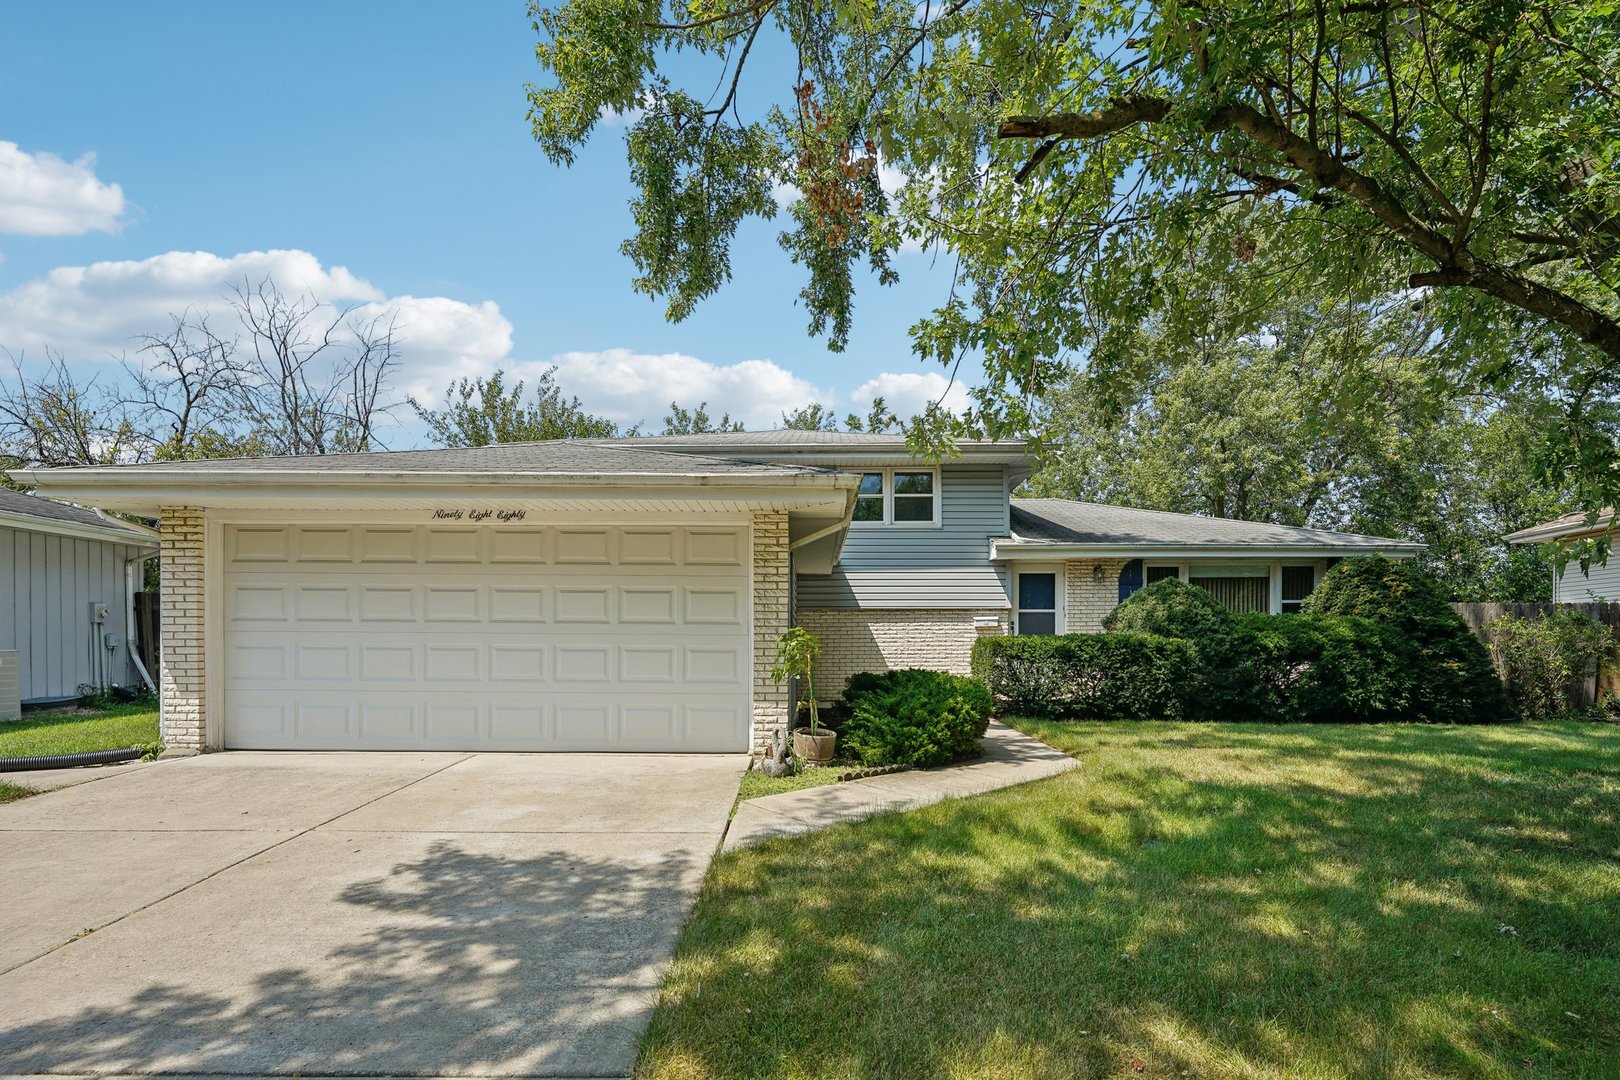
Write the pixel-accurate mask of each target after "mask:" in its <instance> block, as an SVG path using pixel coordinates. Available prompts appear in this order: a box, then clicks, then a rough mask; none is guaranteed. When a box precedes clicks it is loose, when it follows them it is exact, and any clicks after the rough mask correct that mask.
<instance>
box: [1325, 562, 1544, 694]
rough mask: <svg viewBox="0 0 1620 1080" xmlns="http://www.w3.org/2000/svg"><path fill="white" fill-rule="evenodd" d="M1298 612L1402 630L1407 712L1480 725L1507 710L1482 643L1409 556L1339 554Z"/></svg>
mask: <svg viewBox="0 0 1620 1080" xmlns="http://www.w3.org/2000/svg"><path fill="white" fill-rule="evenodd" d="M1304 613H1305V614H1308V615H1347V616H1354V617H1357V618H1364V619H1372V620H1375V621H1377V622H1379V623H1382V624H1383V625H1385V626H1387V627H1390V628H1391V629H1394V630H1396V631H1398V632H1399V633H1400V634H1401V635H1402V636H1403V638H1404V639H1405V646H1406V657H1405V660H1406V664H1407V665H1408V675H1409V680H1410V701H1409V702H1408V705H1407V709H1408V718H1409V719H1413V720H1426V721H1430V722H1439V723H1457V724H1485V723H1492V722H1495V721H1498V720H1503V719H1508V718H1510V717H1513V716H1514V715H1515V710H1514V707H1513V702H1512V701H1511V700H1510V699H1509V698H1508V695H1507V691H1506V690H1505V689H1504V688H1503V686H1502V680H1501V679H1500V678H1499V677H1498V676H1497V673H1496V669H1495V667H1494V666H1493V665H1492V664H1491V658H1490V654H1489V653H1488V652H1487V651H1486V649H1485V645H1484V643H1483V642H1481V641H1480V640H1479V638H1477V637H1475V636H1474V632H1473V631H1472V630H1470V629H1469V628H1468V624H1467V623H1466V622H1464V621H1463V618H1462V616H1461V615H1458V614H1457V613H1456V612H1455V611H1453V610H1452V608H1451V605H1450V604H1448V603H1446V601H1445V598H1444V597H1443V596H1441V594H1440V591H1439V589H1438V588H1437V587H1436V586H1435V584H1434V582H1433V581H1432V580H1431V579H1430V578H1429V577H1428V575H1426V574H1424V573H1423V572H1422V571H1421V570H1419V569H1418V568H1417V567H1416V566H1414V565H1412V564H1411V563H1409V562H1406V561H1397V560H1394V559H1389V558H1385V557H1384V556H1382V555H1360V556H1357V557H1356V558H1353V559H1346V560H1345V561H1343V562H1341V563H1339V564H1338V565H1337V566H1335V567H1334V568H1333V569H1331V570H1329V571H1328V572H1327V573H1326V574H1325V575H1323V577H1322V581H1321V583H1320V584H1319V585H1317V587H1316V591H1315V592H1313V593H1311V595H1310V597H1309V598H1307V599H1306V601H1305V604H1304Z"/></svg>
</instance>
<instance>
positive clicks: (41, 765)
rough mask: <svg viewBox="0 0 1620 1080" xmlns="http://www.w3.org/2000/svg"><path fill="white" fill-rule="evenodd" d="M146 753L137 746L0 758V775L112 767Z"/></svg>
mask: <svg viewBox="0 0 1620 1080" xmlns="http://www.w3.org/2000/svg"><path fill="white" fill-rule="evenodd" d="M145 753H146V751H144V750H142V749H141V748H140V747H138V746H136V747H130V748H129V749H127V750H86V751H85V752H84V753H82V754H43V755H41V756H39V757H8V758H0V773H6V772H33V771H34V770H36V769H72V768H77V767H78V766H80V765H111V764H113V763H115V762H119V761H134V760H136V759H137V758H139V757H141V756H142V755H144V754H145Z"/></svg>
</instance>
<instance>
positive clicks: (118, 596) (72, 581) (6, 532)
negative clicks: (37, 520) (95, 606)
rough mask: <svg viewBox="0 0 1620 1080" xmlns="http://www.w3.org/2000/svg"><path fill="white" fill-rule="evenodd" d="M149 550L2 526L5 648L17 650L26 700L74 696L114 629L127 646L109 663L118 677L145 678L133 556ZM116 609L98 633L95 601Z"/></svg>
mask: <svg viewBox="0 0 1620 1080" xmlns="http://www.w3.org/2000/svg"><path fill="white" fill-rule="evenodd" d="M141 553H142V552H141V549H140V548H138V547H135V546H133V545H129V544H120V543H117V542H114V541H105V540H85V539H79V538H77V537H72V536H59V535H57V534H55V533H42V532H32V531H29V530H26V529H10V528H0V649H16V650H17V654H18V661H19V663H18V671H17V675H18V681H19V682H20V683H21V689H22V700H24V701H28V700H30V699H33V698H54V697H70V696H72V695H74V694H77V693H78V692H79V686H80V684H82V683H89V682H93V681H94V679H95V676H94V671H95V667H94V665H95V660H94V657H93V654H92V652H91V649H92V640H94V642H95V644H94V646H93V647H94V648H97V649H101V651H102V653H103V654H105V653H106V649H105V648H103V647H102V645H101V635H102V633H105V632H106V631H112V632H113V633H115V634H117V635H118V638H119V641H120V642H121V644H120V645H119V647H118V650H117V651H116V652H114V653H113V654H112V655H111V657H110V658H109V659H108V662H107V678H108V680H109V681H111V682H116V683H123V684H126V685H128V684H131V683H134V682H136V681H138V680H139V675H138V674H137V673H136V671H135V667H134V665H133V664H131V663H130V660H129V648H128V644H129V638H128V633H129V628H128V625H127V624H128V622H129V619H128V616H127V615H126V614H125V610H126V608H127V607H128V606H129V594H128V587H127V585H126V584H125V581H126V579H125V577H124V564H125V562H126V560H128V559H132V558H134V557H135V556H137V555H139V554H141ZM97 601H99V602H100V603H102V604H104V605H106V606H107V607H108V608H111V609H112V614H111V615H110V616H109V617H108V619H107V622H106V625H105V626H103V627H102V628H101V629H100V630H97V631H96V632H95V633H94V638H93V639H92V623H91V621H90V605H91V604H92V603H94V602H97Z"/></svg>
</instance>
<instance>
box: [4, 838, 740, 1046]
mask: <svg viewBox="0 0 1620 1080" xmlns="http://www.w3.org/2000/svg"><path fill="white" fill-rule="evenodd" d="M696 839H697V838H694V837H689V836H684V835H683V836H680V837H676V836H669V837H665V838H663V841H662V842H658V840H657V838H650V837H648V836H646V835H645V834H643V835H640V836H636V837H631V836H615V835H603V836H586V835H581V834H546V835H540V836H532V835H531V836H527V837H518V836H513V835H511V834H498V835H490V834H478V835H464V836H456V837H452V838H446V837H443V836H438V837H435V836H431V835H422V834H404V835H368V836H360V837H346V836H344V834H343V833H341V832H333V833H311V834H306V835H305V836H301V837H299V838H297V839H295V840H292V841H290V842H288V843H287V844H285V845H283V846H282V847H279V848H277V849H275V850H274V851H272V852H269V853H266V854H265V855H263V856H261V857H259V858H256V859H254V860H251V861H250V862H249V863H248V864H244V866H243V867H241V868H239V869H238V871H236V872H233V873H232V874H230V875H221V876H219V877H216V878H212V879H209V880H208V881H204V882H202V883H200V884H198V885H197V886H195V887H194V888H192V889H189V890H187V891H186V892H185V893H183V894H181V895H180V896H178V897H175V898H173V899H172V900H170V901H168V902H166V903H164V904H162V905H159V906H158V907H157V908H154V909H150V910H148V911H146V912H143V913H141V914H140V915H138V916H135V917H131V918H129V919H126V920H124V921H123V922H120V923H117V924H115V925H113V926H110V927H108V928H106V929H104V930H101V931H98V932H97V933H95V934H93V935H91V936H90V937H89V938H85V939H83V940H81V941H78V942H76V943H74V944H73V945H72V946H69V947H67V948H64V949H59V950H57V951H56V952H54V953H52V954H50V955H48V956H45V957H43V958H41V959H39V960H37V961H35V962H33V963H31V964H28V965H26V966H24V967H23V968H20V969H18V970H16V971H13V972H11V973H10V974H8V975H7V976H5V977H4V979H0V996H3V998H4V1000H5V1002H6V1006H5V1019H4V1020H3V1021H0V1073H41V1072H69V1073H76V1072H82V1073H109V1072H140V1073H150V1072H197V1073H217V1074H232V1073H237V1074H244V1073H245V1074H265V1073H293V1072H305V1073H320V1072H348V1073H390V1074H396V1075H434V1074H439V1075H457V1074H464V1075H569V1076H575V1075H602V1074H604V1073H611V1072H615V1071H616V1072H619V1073H623V1072H625V1071H627V1070H628V1068H629V1065H630V1062H631V1061H632V1059H633V1057H634V1053H635V1044H636V1039H637V1037H638V1036H639V1034H640V1031H641V1029H642V1027H643V1026H644V1024H645V1021H646V1011H647V1008H648V1007H650V1005H651V1002H652V997H653V995H654V994H655V993H656V991H657V987H658V982H659V978H660V975H661V973H662V970H663V965H664V962H665V960H666V958H667V957H668V954H669V951H670V949H671V947H672V945H673V943H674V940H675V935H676V933H677V932H678V930H679V928H680V924H681V922H682V921H683V920H684V918H685V915H686V912H687V910H688V908H689V905H690V903H691V899H692V897H693V895H694V894H695V891H696V888H697V885H698V882H699V880H700V878H701V875H702V872H703V869H704V866H705V865H706V863H707V861H708V856H709V853H710V852H709V851H708V850H707V849H706V848H704V847H703V845H702V844H701V843H696V842H694V841H695V840H696ZM559 844H561V845H566V848H565V849H558V845H559ZM311 845H321V846H320V847H317V848H312V847H311ZM520 845H521V846H524V847H527V848H529V849H530V850H529V851H527V852H524V853H516V852H514V851H513V850H512V849H513V848H514V847H518V846H520ZM536 846H546V847H548V848H552V850H544V851H538V852H535V851H533V850H532V849H533V848H534V847H536ZM413 848H414V852H412V851H411V849H413ZM350 849H353V850H352V851H351V850H350ZM385 851H386V852H388V853H390V854H396V853H397V855H398V856H400V857H397V861H395V862H393V864H392V869H391V870H389V871H387V872H386V873H384V874H382V875H381V876H378V875H377V873H376V867H377V866H378V865H379V864H378V862H377V856H379V855H382V854H384V852H385ZM345 853H347V854H345ZM367 863H369V865H370V871H369V876H360V877H356V876H354V874H353V872H352V871H353V870H354V869H360V868H362V867H365V866H366V864H367ZM383 865H387V864H383ZM307 905H314V906H307ZM210 910H212V915H211V916H210ZM226 911H228V912H230V913H231V915H230V917H224V916H223V915H222V914H221V913H222V912H226ZM67 1003H74V1004H73V1005H72V1006H71V1007H64V1006H65V1005H66V1004H67Z"/></svg>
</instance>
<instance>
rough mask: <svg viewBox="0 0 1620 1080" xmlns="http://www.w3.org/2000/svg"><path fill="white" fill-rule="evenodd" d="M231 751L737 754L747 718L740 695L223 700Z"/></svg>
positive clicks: (235, 696) (240, 695) (299, 695)
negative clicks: (486, 751) (672, 752)
mask: <svg viewBox="0 0 1620 1080" xmlns="http://www.w3.org/2000/svg"><path fill="white" fill-rule="evenodd" d="M225 708H226V713H227V723H228V730H229V731H230V733H231V738H230V745H231V746H233V747H235V748H237V749H244V750H275V749H284V748H286V747H288V746H289V745H296V746H300V747H303V748H307V749H332V750H347V749H362V748H363V749H369V750H525V751H549V750H563V751H590V752H599V751H616V750H617V751H623V750H631V751H640V752H647V753H654V752H667V751H682V750H687V751H697V752H736V750H737V748H738V746H739V742H740V740H745V739H746V737H747V731H748V726H747V716H746V710H745V708H744V707H743V705H742V703H741V702H739V701H737V700H735V698H733V697H727V696H724V695H722V696H713V695H701V694H669V693H656V694H615V695H612V696H606V695H601V694H593V693H589V692H580V691H573V692H567V691H560V692H555V693H551V694H547V695H545V696H543V697H537V696H536V695H534V694H509V693H500V692H495V693H489V694H483V695H480V697H479V700H476V701H472V700H469V699H468V697H467V695H465V694H460V693H448V694H447V693H437V692H423V693H420V694H418V695H414V696H413V698H412V699H409V700H405V699H393V698H390V699H371V698H365V697H361V698H353V697H350V696H347V695H340V694H332V693H327V692H323V691H310V690H301V691H295V692H293V693H291V694H290V695H288V696H287V698H286V699H285V700H282V701H278V702H266V701H264V700H263V697H262V695H255V694H254V693H252V692H249V691H236V690H232V691H227V692H226V695H225Z"/></svg>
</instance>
